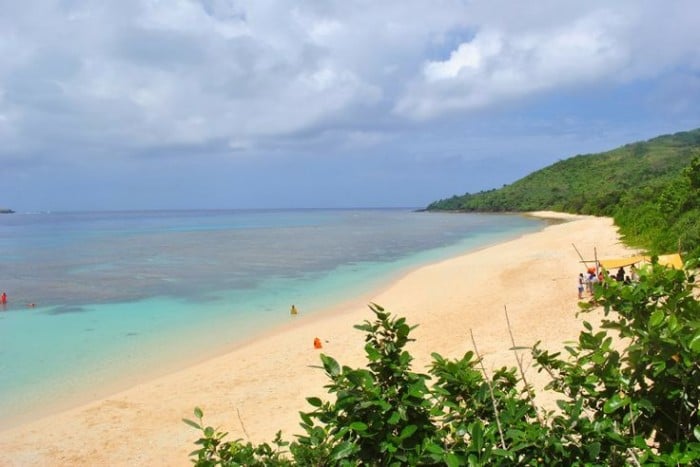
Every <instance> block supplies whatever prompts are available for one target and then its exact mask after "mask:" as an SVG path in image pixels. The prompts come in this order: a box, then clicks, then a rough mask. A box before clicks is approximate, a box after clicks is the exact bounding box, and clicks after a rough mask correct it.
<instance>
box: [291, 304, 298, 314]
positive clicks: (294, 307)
mask: <svg viewBox="0 0 700 467" xmlns="http://www.w3.org/2000/svg"><path fill="white" fill-rule="evenodd" d="M298 313H299V312H298V311H297V307H296V306H294V305H292V309H291V310H289V314H290V315H296V314H298Z"/></svg>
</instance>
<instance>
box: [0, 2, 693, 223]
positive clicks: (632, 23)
mask: <svg viewBox="0 0 700 467" xmlns="http://www.w3.org/2000/svg"><path fill="white" fill-rule="evenodd" d="M698 18H700V3H698V2H697V1H694V0H688V1H683V0H679V1H673V2H664V1H644V0H629V1H625V0H620V1H615V2H609V1H595V0H591V1H587V2H580V1H573V0H572V1H565V0H542V1H537V2H520V1H514V0H513V1H508V0H489V1H465V0H461V1H457V0H454V1H451V0H437V1H411V0H400V1H393V0H386V1H380V2H377V1H348V0H345V1H326V2H318V1H296V2H290V1H280V0H278V1H270V0H255V1H230V0H199V1H196V0H167V1H166V0H139V1H136V0H119V1H103V2H95V1H82V0H63V1H51V0H41V1H36V0H27V1H23V2H15V1H3V0H0V57H2V60H0V177H1V179H0V206H7V207H12V208H14V209H15V210H18V211H43V210H84V209H86V210H93V209H185V208H278V207H282V208H286V207H356V206H364V207H384V206H408V207H420V206H425V205H427V204H428V203H430V202H431V201H434V200H436V199H439V198H444V197H448V196H451V195H453V194H462V193H465V192H475V191H479V190H482V189H489V188H494V187H500V186H501V185H503V184H505V183H511V182H513V181H515V180H517V179H518V178H521V177H523V176H524V175H527V174H528V173H530V172H531V171H534V170H537V169H539V168H541V167H544V166H546V165H549V164H551V163H553V162H556V161H557V160H560V159H565V158H567V157H570V156H573V155H576V154H585V153H591V152H598V151H603V150H606V149H612V148H615V147H617V146H619V145H622V144H625V143H628V142H632V141H636V140H643V139H648V138H651V137H654V136H656V135H659V134H665V133H673V132H676V131H683V130H689V129H693V128H697V127H700V47H698V44H700V28H698V26H697V20H698Z"/></svg>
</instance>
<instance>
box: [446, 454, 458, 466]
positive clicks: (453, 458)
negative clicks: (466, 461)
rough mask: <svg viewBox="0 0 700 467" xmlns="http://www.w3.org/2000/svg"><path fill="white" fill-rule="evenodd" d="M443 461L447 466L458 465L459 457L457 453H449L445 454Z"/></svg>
mask: <svg viewBox="0 0 700 467" xmlns="http://www.w3.org/2000/svg"><path fill="white" fill-rule="evenodd" d="M445 463H446V464H447V465H448V467H459V466H460V461H459V457H457V455H456V454H453V453H449V454H447V455H446V456H445Z"/></svg>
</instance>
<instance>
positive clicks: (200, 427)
mask: <svg viewBox="0 0 700 467" xmlns="http://www.w3.org/2000/svg"><path fill="white" fill-rule="evenodd" d="M182 421H183V422H185V423H187V424H188V425H189V426H191V427H192V428H196V429H198V430H201V429H202V426H201V425H200V424H199V423H197V422H194V421H192V420H190V419H188V418H183V419H182Z"/></svg>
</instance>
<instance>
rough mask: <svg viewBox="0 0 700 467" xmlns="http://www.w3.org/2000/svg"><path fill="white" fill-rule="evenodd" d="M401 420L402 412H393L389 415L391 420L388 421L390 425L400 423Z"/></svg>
mask: <svg viewBox="0 0 700 467" xmlns="http://www.w3.org/2000/svg"><path fill="white" fill-rule="evenodd" d="M399 420H401V414H399V413H398V412H392V414H391V416H390V417H389V420H387V423H388V424H389V425H396V424H397V423H399Z"/></svg>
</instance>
